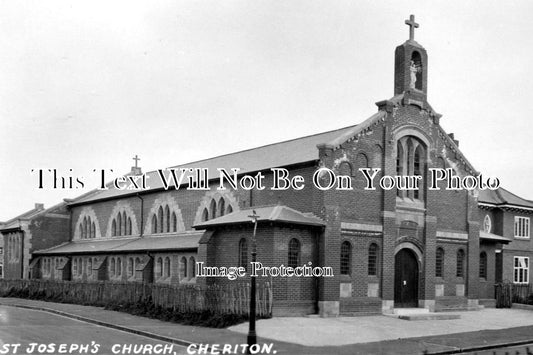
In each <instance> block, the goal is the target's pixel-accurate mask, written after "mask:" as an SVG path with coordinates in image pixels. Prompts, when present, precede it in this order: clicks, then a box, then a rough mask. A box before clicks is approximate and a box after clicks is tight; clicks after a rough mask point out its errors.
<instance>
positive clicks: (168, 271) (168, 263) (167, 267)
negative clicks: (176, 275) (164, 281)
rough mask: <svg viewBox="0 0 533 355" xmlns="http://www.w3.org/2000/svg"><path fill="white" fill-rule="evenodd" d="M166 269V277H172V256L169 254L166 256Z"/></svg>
mask: <svg viewBox="0 0 533 355" xmlns="http://www.w3.org/2000/svg"><path fill="white" fill-rule="evenodd" d="M164 270H165V272H164V275H165V277H170V258H169V257H168V256H167V257H166V258H165V265H164Z"/></svg>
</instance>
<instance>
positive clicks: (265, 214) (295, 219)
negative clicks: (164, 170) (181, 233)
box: [193, 205, 325, 229]
mask: <svg viewBox="0 0 533 355" xmlns="http://www.w3.org/2000/svg"><path fill="white" fill-rule="evenodd" d="M253 211H255V213H256V215H258V216H259V218H258V219H257V221H258V222H262V221H269V222H282V223H291V224H300V225H308V226H324V225H325V223H324V221H322V220H321V219H320V218H318V217H316V216H315V215H313V214H310V213H302V212H300V211H297V210H295V209H292V208H290V207H287V206H281V205H276V206H265V207H253V208H248V209H244V210H240V211H236V212H232V213H230V214H227V215H225V216H222V217H218V218H214V219H212V220H209V221H206V222H202V223H199V224H197V225H195V226H193V227H194V228H196V229H206V228H211V227H215V226H221V225H227V224H242V223H252V219H251V218H250V215H252V214H253Z"/></svg>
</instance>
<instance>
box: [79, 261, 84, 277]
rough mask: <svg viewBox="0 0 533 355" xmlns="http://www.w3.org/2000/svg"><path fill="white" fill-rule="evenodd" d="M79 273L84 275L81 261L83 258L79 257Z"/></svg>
mask: <svg viewBox="0 0 533 355" xmlns="http://www.w3.org/2000/svg"><path fill="white" fill-rule="evenodd" d="M78 275H80V276H81V275H83V268H82V263H81V258H78Z"/></svg>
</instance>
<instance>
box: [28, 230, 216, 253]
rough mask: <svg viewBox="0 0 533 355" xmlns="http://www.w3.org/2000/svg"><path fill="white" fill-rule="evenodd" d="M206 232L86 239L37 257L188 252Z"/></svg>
mask: <svg viewBox="0 0 533 355" xmlns="http://www.w3.org/2000/svg"><path fill="white" fill-rule="evenodd" d="M204 233H206V232H204V231H188V232H181V233H172V234H171V235H165V236H148V237H127V238H125V237H120V238H114V239H107V240H98V239H84V240H75V241H71V242H68V243H63V244H60V245H58V246H55V247H52V248H49V249H44V250H37V251H35V252H34V254H36V255H60V254H82V253H103V252H105V253H113V252H128V251H139V250H143V251H157V250H186V249H194V248H197V247H198V241H199V240H200V238H201V237H202V236H203V235H204Z"/></svg>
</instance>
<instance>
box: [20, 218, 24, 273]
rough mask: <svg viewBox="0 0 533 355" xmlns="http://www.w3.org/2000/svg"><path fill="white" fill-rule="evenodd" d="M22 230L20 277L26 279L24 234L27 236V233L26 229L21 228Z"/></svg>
mask: <svg viewBox="0 0 533 355" xmlns="http://www.w3.org/2000/svg"><path fill="white" fill-rule="evenodd" d="M20 231H21V236H20V265H21V267H20V278H21V279H24V236H25V233H24V231H23V230H22V228H21V229H20Z"/></svg>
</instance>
